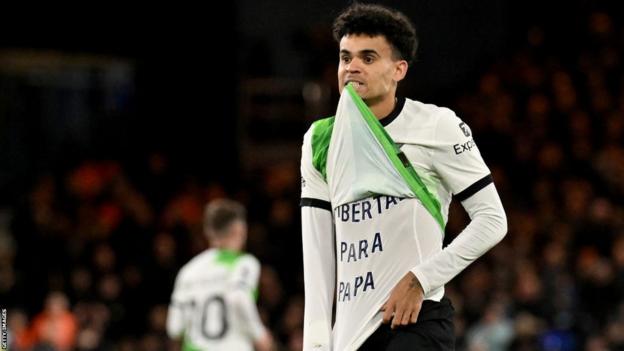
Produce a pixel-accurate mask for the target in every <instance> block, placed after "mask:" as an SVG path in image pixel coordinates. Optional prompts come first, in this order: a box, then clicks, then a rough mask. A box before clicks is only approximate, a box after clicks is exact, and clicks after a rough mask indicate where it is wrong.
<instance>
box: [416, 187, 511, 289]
mask: <svg viewBox="0 0 624 351" xmlns="http://www.w3.org/2000/svg"><path fill="white" fill-rule="evenodd" d="M462 205H463V206H464V208H465V209H466V211H467V212H468V215H469V216H470V219H471V221H470V223H469V224H468V226H466V228H465V229H464V230H463V231H462V232H461V233H460V234H459V235H458V236H457V237H456V238H455V239H454V240H453V241H452V242H451V243H450V244H449V245H448V246H447V247H446V248H444V249H443V250H442V251H440V252H438V253H437V254H436V255H433V256H432V257H431V258H429V259H428V260H426V261H424V262H423V263H421V264H419V265H418V266H416V267H414V269H412V273H414V275H415V276H416V278H418V280H419V281H420V284H421V285H422V287H423V290H424V292H425V295H426V294H428V293H429V292H430V291H432V290H434V289H437V288H438V287H440V286H442V285H444V284H446V283H447V282H448V281H450V280H451V279H452V278H453V277H455V276H456V275H457V274H459V273H460V272H461V271H462V270H464V268H466V267H467V266H468V265H469V264H471V263H472V262H474V261H475V260H476V259H477V258H479V257H480V256H481V255H483V254H484V253H485V252H487V251H488V250H489V249H490V248H492V247H493V246H494V245H496V244H497V243H498V242H499V241H501V240H502V239H503V237H504V236H505V234H506V233H507V217H506V215H505V210H504V209H503V205H502V204H501V201H500V198H499V196H498V193H497V192H496V188H495V187H494V184H492V183H490V184H489V185H488V186H486V187H485V188H483V189H481V190H480V191H479V192H477V193H476V194H474V195H472V196H471V197H469V198H468V199H466V200H464V201H463V202H462Z"/></svg>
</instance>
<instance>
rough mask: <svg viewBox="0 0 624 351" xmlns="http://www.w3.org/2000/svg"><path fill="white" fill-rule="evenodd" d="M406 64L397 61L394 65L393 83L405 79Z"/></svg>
mask: <svg viewBox="0 0 624 351" xmlns="http://www.w3.org/2000/svg"><path fill="white" fill-rule="evenodd" d="M407 68H408V64H407V61H405V60H399V61H396V62H395V63H394V81H396V82H399V81H401V80H403V78H405V75H406V74H407Z"/></svg>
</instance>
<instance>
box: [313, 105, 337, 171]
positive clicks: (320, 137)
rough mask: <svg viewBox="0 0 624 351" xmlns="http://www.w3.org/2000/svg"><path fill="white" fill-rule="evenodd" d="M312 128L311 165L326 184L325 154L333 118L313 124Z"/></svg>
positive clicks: (332, 128) (327, 148)
mask: <svg viewBox="0 0 624 351" xmlns="http://www.w3.org/2000/svg"><path fill="white" fill-rule="evenodd" d="M312 128H313V129H312V165H313V166H314V168H316V170H317V171H319V172H320V173H321V175H322V176H323V180H325V181H326V182H327V167H326V165H327V152H328V150H329V141H330V140H331V136H332V131H333V130H334V116H332V117H328V118H324V119H320V120H318V121H316V122H314V123H313V124H312Z"/></svg>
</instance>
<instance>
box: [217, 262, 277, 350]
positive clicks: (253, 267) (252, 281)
mask: <svg viewBox="0 0 624 351" xmlns="http://www.w3.org/2000/svg"><path fill="white" fill-rule="evenodd" d="M259 277H260V262H258V260H257V259H256V258H255V257H253V256H251V255H249V254H248V255H245V257H243V258H242V259H241V262H240V263H238V264H237V265H236V270H235V272H234V275H233V279H232V286H231V289H230V291H229V293H228V294H227V295H226V299H227V300H228V304H231V305H232V306H234V307H235V309H236V313H237V314H238V316H239V317H240V318H239V320H240V321H242V322H243V323H244V327H245V330H246V331H247V333H248V334H249V335H250V337H251V339H252V340H258V339H259V338H260V337H262V336H263V335H264V334H265V333H266V332H267V330H266V328H265V327H264V325H263V324H262V320H261V319H260V315H259V314H258V308H257V307H256V302H255V300H254V294H255V292H256V290H257V288H258V280H259Z"/></svg>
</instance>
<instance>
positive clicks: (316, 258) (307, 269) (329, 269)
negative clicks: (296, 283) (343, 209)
mask: <svg viewBox="0 0 624 351" xmlns="http://www.w3.org/2000/svg"><path fill="white" fill-rule="evenodd" d="M301 223H302V234H303V238H302V239H303V240H302V241H303V278H304V286H305V310H304V322H303V341H304V342H303V344H304V347H303V349H304V350H315V351H316V350H330V349H331V327H332V320H331V319H332V307H333V298H334V289H335V286H336V282H335V280H336V277H335V268H334V267H335V257H334V240H333V233H332V218H331V212H329V211H326V210H323V209H319V208H315V207H309V206H303V207H302V208H301ZM318 345H322V346H323V347H321V348H317V347H318Z"/></svg>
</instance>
